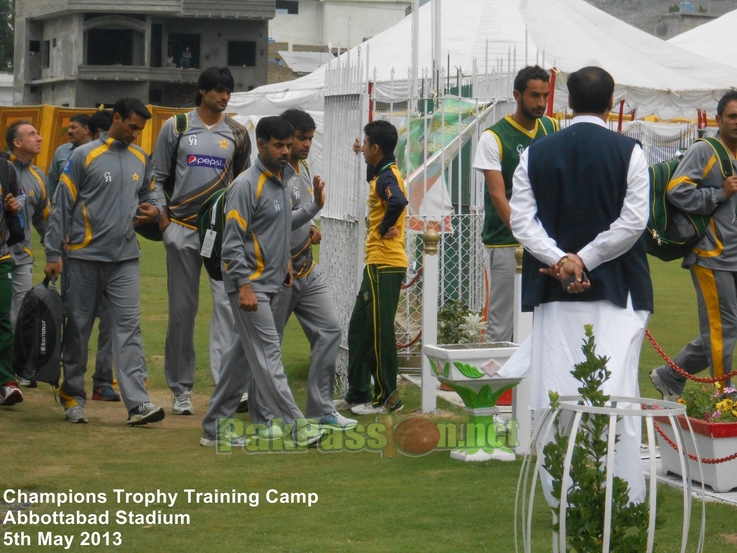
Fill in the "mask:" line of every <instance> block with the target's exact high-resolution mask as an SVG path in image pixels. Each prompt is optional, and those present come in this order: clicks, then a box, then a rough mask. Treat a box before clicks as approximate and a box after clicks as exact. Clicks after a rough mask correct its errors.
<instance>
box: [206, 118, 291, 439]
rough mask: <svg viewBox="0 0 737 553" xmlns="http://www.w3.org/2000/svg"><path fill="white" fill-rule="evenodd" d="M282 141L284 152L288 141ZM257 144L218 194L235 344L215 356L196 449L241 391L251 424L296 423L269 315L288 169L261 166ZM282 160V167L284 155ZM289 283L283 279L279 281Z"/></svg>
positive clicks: (287, 227) (275, 292) (284, 227)
mask: <svg viewBox="0 0 737 553" xmlns="http://www.w3.org/2000/svg"><path fill="white" fill-rule="evenodd" d="M275 119H276V120H279V118H278V117H266V118H264V119H262V120H261V121H259V126H258V127H257V128H256V136H257V137H258V136H259V134H260V133H261V132H262V131H261V128H263V127H268V126H269V124H270V123H271V124H273V120H275ZM280 121H281V122H280V123H276V125H277V126H276V128H277V131H278V132H279V133H280V134H281V133H285V132H287V131H285V130H284V129H285V128H286V129H287V130H288V131H289V132H291V125H289V124H288V123H287V122H286V121H284V120H280ZM283 125H286V127H283ZM277 131H273V132H274V134H276V132H277ZM272 136H273V135H272ZM277 136H278V135H277ZM272 141H274V142H275V143H277V144H282V145H283V144H284V143H285V142H282V141H280V140H277V138H269V141H268V142H269V143H271V142H272ZM287 142H288V143H289V145H291V135H290V136H289V138H288V140H287ZM258 145H259V158H258V160H257V161H256V163H255V165H254V166H253V167H251V168H250V169H248V170H247V171H246V172H245V173H244V174H242V175H241V176H240V177H238V178H237V179H236V180H235V181H233V184H232V185H231V186H230V188H229V189H228V191H227V192H226V201H225V214H226V216H225V228H224V230H223V243H222V254H221V257H222V264H223V283H224V284H225V290H226V292H227V293H228V299H229V300H230V305H231V308H232V310H233V316H234V318H235V321H236V329H237V331H238V336H239V340H238V341H237V342H235V343H234V344H233V346H232V347H231V348H230V349H228V351H226V352H225V354H224V355H223V360H222V372H221V374H220V381H219V382H218V384H217V386H216V388H215V392H214V393H213V396H212V399H211V400H210V405H209V408H208V411H207V415H205V418H204V420H203V421H202V426H203V428H204V430H205V432H204V434H203V436H202V438H201V440H200V444H202V445H215V444H214V437H215V436H217V427H218V419H219V418H225V417H232V416H233V414H234V413H235V410H236V408H237V407H238V404H239V402H240V398H241V394H242V393H243V391H244V390H245V388H246V386H247V385H248V386H249V390H248V397H249V414H250V418H251V422H253V423H255V424H263V425H268V426H271V423H272V420H273V419H278V420H281V421H283V422H284V423H286V424H293V423H295V422H296V421H298V420H304V417H303V415H302V412H301V411H300V409H299V408H298V407H297V404H296V403H295V401H294V397H293V396H292V392H291V390H290V389H289V385H288V383H287V377H286V375H285V374H284V367H283V365H282V362H281V348H280V343H279V335H278V333H277V331H276V326H275V324H274V314H273V310H274V308H275V306H276V303H277V300H278V296H279V292H280V290H281V288H282V287H283V286H284V283H285V275H288V267H289V259H290V249H289V238H290V232H291V227H292V210H291V206H290V203H291V198H290V192H289V188H288V187H287V183H288V181H289V179H290V178H292V176H293V175H294V169H292V167H291V166H290V165H289V164H288V163H286V164H285V165H283V166H281V165H280V166H279V172H277V167H267V166H266V164H265V163H264V157H266V159H267V161H268V160H269V159H273V158H269V157H268V155H267V156H264V152H263V150H262V148H266V147H267V146H266V145H265V142H264V141H262V139H261V138H259V144H258ZM283 153H284V156H286V158H285V159H286V160H288V155H289V154H288V149H284V151H283ZM272 164H273V161H272V163H271V164H270V165H272ZM290 278H291V275H289V276H287V280H289V279H290ZM249 293H251V294H253V296H255V297H253V296H248V297H249V298H250V300H249V301H253V304H247V303H246V300H245V299H244V298H245V297H246V296H247V295H248V294H249ZM256 301H257V304H256Z"/></svg>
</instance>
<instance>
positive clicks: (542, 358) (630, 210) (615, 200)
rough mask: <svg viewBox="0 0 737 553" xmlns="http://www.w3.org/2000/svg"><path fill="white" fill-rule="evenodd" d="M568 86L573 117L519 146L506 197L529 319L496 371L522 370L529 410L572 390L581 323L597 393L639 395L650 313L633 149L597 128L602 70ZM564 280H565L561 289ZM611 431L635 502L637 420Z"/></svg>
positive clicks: (603, 93)
mask: <svg viewBox="0 0 737 553" xmlns="http://www.w3.org/2000/svg"><path fill="white" fill-rule="evenodd" d="M568 89H569V105H570V107H571V108H572V109H573V114H574V119H573V122H572V124H571V125H570V126H569V127H568V128H566V129H564V130H563V131H561V132H559V133H557V134H556V135H551V136H549V137H545V138H543V139H540V140H537V141H534V142H533V143H532V144H531V145H530V147H529V148H528V149H527V150H526V151H525V153H524V154H523V155H522V157H521V159H520V163H519V166H518V167H517V170H516V172H515V174H514V188H513V193H512V199H511V201H510V207H511V220H510V224H511V228H512V232H513V233H514V236H515V237H516V238H517V240H519V242H520V244H522V245H523V246H524V247H525V258H524V262H523V276H522V309H523V310H524V311H533V313H534V315H533V328H532V334H531V336H530V338H528V340H527V341H526V342H525V343H524V344H523V346H522V347H521V348H520V350H519V351H518V352H517V354H515V356H513V357H512V358H511V359H510V360H509V362H508V363H507V364H506V365H505V367H504V368H503V369H502V371H501V372H500V375H502V374H503V375H504V376H513V375H516V376H519V375H522V374H526V375H528V376H530V378H531V383H532V404H531V407H532V409H534V410H543V409H546V408H547V407H548V406H549V400H548V392H549V391H555V392H558V393H559V394H560V395H578V386H579V383H578V382H577V381H576V380H575V379H574V378H573V376H572V375H571V370H572V369H573V366H574V364H576V363H578V362H580V361H582V360H583V359H584V357H583V353H582V351H581V345H582V344H583V339H584V325H585V324H593V326H594V336H595V339H596V353H597V355H605V356H607V357H609V362H608V363H607V368H608V370H609V371H611V373H612V377H611V379H610V380H609V381H607V382H606V383H605V384H604V386H603V391H604V392H605V393H607V394H609V395H614V396H629V397H638V396H639V387H638V378H637V374H638V361H639V356H640V348H641V345H642V338H643V334H644V331H645V328H646V326H647V321H648V317H649V316H650V313H651V312H652V310H653V297H652V283H651V281H650V273H649V268H648V264H647V257H646V254H645V246H644V242H643V241H642V232H643V230H644V229H645V226H646V224H647V219H648V193H649V188H648V172H647V165H646V162H645V157H644V155H643V152H642V148H641V147H640V145H639V144H638V143H637V142H636V141H635V140H632V139H630V138H628V137H625V136H623V135H620V134H617V133H615V132H612V131H610V130H609V129H608V127H607V125H606V118H607V115H608V113H609V111H610V110H611V108H612V100H613V98H612V94H613V91H614V81H613V79H612V78H611V76H610V75H609V74H608V73H607V72H606V71H604V70H603V69H601V68H598V67H586V68H583V69H581V70H579V71H577V72H575V73H572V74H571V75H570V77H569V80H568ZM584 272H585V273H586V274H587V277H588V281H586V279H584V278H583V276H582V275H583V274H584ZM566 277H574V281H573V283H571V284H570V285H568V286H567V288H563V287H562V286H561V283H560V280H561V279H564V278H566ZM540 414H541V413H540V412H538V413H536V415H540ZM617 432H618V433H619V434H620V438H621V441H620V443H619V444H618V445H617V448H616V455H615V473H616V474H617V475H618V476H621V477H622V478H624V479H626V480H627V481H628V482H629V484H630V500H631V501H635V502H640V501H643V500H644V497H645V483H644V477H643V472H642V468H641V464H640V456H639V446H640V425H639V420H637V421H636V420H635V419H634V418H632V417H626V418H625V419H624V420H622V422H621V423H620V424H618V426H617ZM540 447H541V444H538V448H540ZM538 453H539V454H541V451H540V450H539V451H538Z"/></svg>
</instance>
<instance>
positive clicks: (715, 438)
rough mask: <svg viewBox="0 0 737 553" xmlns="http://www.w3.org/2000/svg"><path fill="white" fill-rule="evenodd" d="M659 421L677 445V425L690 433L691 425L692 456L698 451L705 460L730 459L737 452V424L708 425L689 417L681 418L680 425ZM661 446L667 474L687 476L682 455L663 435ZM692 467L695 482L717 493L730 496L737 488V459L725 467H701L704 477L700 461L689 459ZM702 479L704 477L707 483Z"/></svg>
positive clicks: (687, 437) (688, 437)
mask: <svg viewBox="0 0 737 553" xmlns="http://www.w3.org/2000/svg"><path fill="white" fill-rule="evenodd" d="M656 420H657V422H658V423H659V426H660V428H661V429H662V431H663V433H664V434H665V435H666V436H668V439H669V440H670V441H671V442H675V432H674V422H677V423H678V425H679V426H680V428H681V429H683V430H686V431H688V423H689V422H690V423H691V428H692V429H693V438H692V435H691V434H690V433H688V432H686V433H685V447H686V451H687V452H688V453H690V454H692V455H696V454H697V451H698V454H699V455H700V456H701V458H702V459H719V458H723V457H729V456H731V455H732V454H734V452H735V451H737V422H720V423H708V422H706V421H702V420H699V419H694V418H691V417H686V416H685V415H684V416H680V417H678V419H677V420H676V421H671V420H669V419H667V418H664V419H660V418H658V419H656ZM694 438H695V442H696V443H695V446H694ZM658 445H659V446H660V460H661V463H662V466H663V471H664V472H671V473H673V474H677V475H678V476H683V468H682V466H681V463H680V457H681V455H680V453H679V452H678V451H676V450H675V449H674V448H673V446H672V445H670V444H669V443H668V442H667V441H666V440H664V439H663V437H662V436H660V435H658ZM688 463H689V468H690V472H691V478H693V479H694V480H697V481H701V482H702V483H703V484H706V485H707V486H710V487H711V489H712V490H714V491H715V492H728V491H730V490H732V489H734V488H737V459H733V460H731V461H727V462H725V463H716V464H706V463H701V471H702V472H701V473H699V468H698V465H699V464H698V463H697V462H696V461H694V460H692V459H689V461H688ZM701 475H703V481H702V480H701V478H702V476H701Z"/></svg>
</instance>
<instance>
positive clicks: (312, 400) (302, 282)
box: [274, 161, 341, 419]
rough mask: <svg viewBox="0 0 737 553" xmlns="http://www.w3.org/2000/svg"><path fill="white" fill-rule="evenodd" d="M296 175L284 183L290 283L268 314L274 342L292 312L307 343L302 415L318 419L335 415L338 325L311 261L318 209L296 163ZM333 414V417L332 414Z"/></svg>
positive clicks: (306, 172) (303, 164)
mask: <svg viewBox="0 0 737 553" xmlns="http://www.w3.org/2000/svg"><path fill="white" fill-rule="evenodd" d="M298 167H299V168H300V171H299V173H298V174H297V175H296V176H295V177H293V178H292V180H291V181H290V182H289V190H290V193H291V198H292V233H291V236H290V244H291V255H292V273H293V278H294V283H293V285H292V286H290V287H282V289H281V291H280V292H279V301H278V303H277V307H276V310H275V311H274V323H275V324H276V331H277V332H278V333H279V340H280V341H281V340H282V338H283V337H284V327H285V326H286V324H287V320H288V319H289V316H290V315H291V314H292V313H294V314H295V315H296V317H297V320H298V321H299V324H300V325H301V326H302V330H304V333H305V335H306V336H307V339H308V340H309V341H310V352H311V353H310V372H309V373H308V377H307V404H306V407H305V414H306V415H307V416H308V417H312V418H317V419H320V418H322V417H323V416H325V415H328V414H331V413H335V406H334V405H333V390H334V388H335V360H336V357H337V355H338V348H339V347H340V340H341V328H340V321H338V317H337V315H336V313H335V308H334V307H333V300H332V298H331V297H330V293H329V292H328V288H327V286H326V285H325V282H324V281H323V279H322V275H321V272H320V266H319V265H318V264H317V263H315V260H314V259H313V257H312V242H311V232H310V227H311V226H314V223H313V221H312V218H313V217H314V216H315V215H317V213H318V212H319V210H320V209H321V208H320V206H319V205H318V204H317V202H315V201H314V200H313V199H312V184H313V183H312V178H311V177H310V172H309V169H308V168H307V163H306V162H304V161H300V163H299V165H298ZM336 414H337V413H336Z"/></svg>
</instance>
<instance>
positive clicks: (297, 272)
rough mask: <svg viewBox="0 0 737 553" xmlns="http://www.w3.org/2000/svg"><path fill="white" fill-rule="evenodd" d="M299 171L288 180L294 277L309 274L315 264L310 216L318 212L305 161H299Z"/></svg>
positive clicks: (290, 240)
mask: <svg viewBox="0 0 737 553" xmlns="http://www.w3.org/2000/svg"><path fill="white" fill-rule="evenodd" d="M299 168H300V172H299V174H298V175H296V176H295V177H294V178H292V180H291V181H290V182H289V188H290V190H291V196H292V235H291V237H290V239H289V243H290V244H291V246H292V251H291V254H292V271H293V272H294V278H301V277H304V276H307V275H308V274H310V271H312V268H313V267H314V265H315V261H314V259H313V258H312V247H311V244H310V226H311V225H313V224H314V222H313V220H312V218H313V217H314V216H315V215H317V214H318V213H319V212H320V209H321V208H320V206H319V205H317V202H315V201H314V200H313V199H312V177H311V175H310V171H309V169H308V168H307V163H305V162H304V161H300V164H299Z"/></svg>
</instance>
